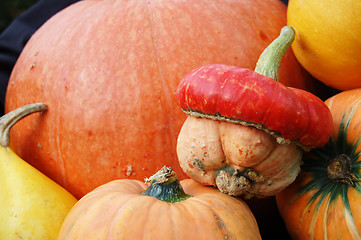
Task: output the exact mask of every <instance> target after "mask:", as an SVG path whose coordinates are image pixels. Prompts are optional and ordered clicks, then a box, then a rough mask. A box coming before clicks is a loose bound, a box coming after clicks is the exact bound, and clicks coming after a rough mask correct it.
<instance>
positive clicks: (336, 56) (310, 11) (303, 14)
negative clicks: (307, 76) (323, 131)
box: [287, 0, 361, 90]
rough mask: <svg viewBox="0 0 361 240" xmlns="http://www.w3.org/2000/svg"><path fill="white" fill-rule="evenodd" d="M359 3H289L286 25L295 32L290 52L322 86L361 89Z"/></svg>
mask: <svg viewBox="0 0 361 240" xmlns="http://www.w3.org/2000/svg"><path fill="white" fill-rule="evenodd" d="M360 14H361V1H360V0H342V1H340V0H318V1H315V0H290V1H289V3H288V9H287V25H289V26H292V27H294V28H295V29H296V31H297V37H296V39H295V41H294V44H293V45H292V50H293V52H294V54H295V56H296V58H297V60H298V61H299V62H300V63H301V65H302V66H303V67H304V68H305V69H306V70H307V71H308V72H309V73H311V74H312V75H313V76H314V77H315V78H317V79H318V80H320V81H321V82H323V83H325V84H326V85H328V86H330V87H333V88H336V89H339V90H347V89H353V88H358V87H361V17H360Z"/></svg>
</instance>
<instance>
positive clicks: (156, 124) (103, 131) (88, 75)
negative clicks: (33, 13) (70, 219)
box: [5, 0, 312, 198]
mask: <svg viewBox="0 0 361 240" xmlns="http://www.w3.org/2000/svg"><path fill="white" fill-rule="evenodd" d="M285 25H286V6H285V5H284V4H282V3H281V2H280V1H279V0H258V1H248V0H237V1H224V0H215V1H211V2H210V1H208V0H202V1H196V2H195V1H175V0H167V1H154V0H150V1H125V0H116V1H113V0H104V1H95V0H87V1H80V2H78V3H76V4H73V5H72V6H70V7H68V8H67V9H65V10H63V11H61V12H59V13H58V14H56V15H55V16H54V17H53V18H51V19H50V20H49V21H48V22H46V23H45V24H44V25H43V26H42V27H41V28H40V29H39V30H38V31H37V32H36V33H35V34H34V35H33V36H32V38H31V39H30V41H29V42H28V44H27V45H26V47H25V48H24V50H23V52H22V53H21V56H20V57H19V59H18V62H17V64H16V66H15V68H14V70H13V73H12V76H11V78H10V82H9V87H8V90H7V96H6V106H5V108H6V111H7V112H9V111H11V110H13V109H15V108H17V107H19V106H23V105H26V104H29V103H33V102H44V103H45V104H46V105H47V106H48V109H49V110H48V112H47V113H46V114H44V115H43V118H41V120H35V119H34V118H32V117H30V118H28V119H25V120H24V121H22V122H21V123H20V124H19V125H17V126H15V127H14V129H13V130H12V133H11V139H12V141H13V143H12V148H13V149H14V151H15V152H16V153H17V154H18V155H19V156H20V157H22V158H23V159H25V160H26V161H27V162H29V163H31V164H32V165H33V166H35V167H36V168H38V169H39V170H41V171H42V172H43V173H45V174H46V175H47V176H49V177H50V178H52V179H53V180H55V181H56V182H57V183H59V184H60V185H62V186H63V187H65V188H66V189H67V190H68V191H70V192H71V193H72V194H73V195H75V196H76V197H78V198H79V197H81V196H83V195H84V194H86V193H87V192H89V191H91V190H93V189H94V188H95V187H97V186H99V185H101V184H103V183H106V182H108V181H110V180H114V179H119V178H132V179H138V180H143V179H144V177H146V176H150V175H151V174H153V173H154V172H155V171H156V170H157V169H159V168H161V167H162V166H164V165H167V166H171V167H172V168H173V169H174V170H175V171H176V172H177V173H178V175H179V178H180V179H182V178H186V177H187V176H186V175H185V174H184V173H182V170H181V168H180V166H179V164H178V162H177V161H175V159H176V139H177V136H178V133H179V130H180V128H181V126H182V124H183V122H184V120H185V118H186V116H185V114H184V113H182V111H181V110H180V109H179V107H178V103H177V101H176V97H175V92H176V89H177V86H178V84H179V81H180V80H181V79H182V78H183V77H184V76H185V75H186V74H187V73H188V72H189V71H191V70H192V69H194V68H196V67H198V66H201V65H204V64H208V63H223V64H229V65H235V66H242V67H246V68H251V69H253V68H254V67H255V65H256V62H257V59H258V57H259V55H260V54H261V52H262V51H263V50H264V48H265V47H266V46H267V45H268V44H269V43H270V42H271V41H272V40H273V39H274V38H275V37H276V36H278V34H279V32H280V29H281V28H282V27H283V26H285ZM279 73H280V81H281V82H282V83H284V84H286V85H287V86H293V87H298V88H303V89H307V88H309V87H310V85H312V82H308V81H307V80H305V74H304V71H303V70H302V68H301V67H300V65H299V64H298V62H297V61H296V59H295V57H294V55H293V53H292V52H291V51H289V52H288V53H287V54H286V56H285V57H284V59H283V61H282V63H281V67H280V72H279Z"/></svg>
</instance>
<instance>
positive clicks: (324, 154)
mask: <svg viewBox="0 0 361 240" xmlns="http://www.w3.org/2000/svg"><path fill="white" fill-rule="evenodd" d="M325 103H326V105H327V106H328V107H329V109H330V111H331V113H332V117H333V134H332V137H331V139H330V141H329V143H328V144H326V145H325V146H324V147H323V148H322V149H315V150H313V151H311V152H310V154H309V155H307V156H305V157H304V159H303V161H304V164H303V166H302V170H301V173H300V175H299V176H298V177H297V179H296V181H295V182H294V183H293V184H291V185H290V186H289V187H288V188H286V189H285V190H284V191H282V192H281V193H279V194H278V195H277V196H276V200H277V205H278V207H279V210H280V213H281V215H282V217H283V219H284V222H285V224H286V226H287V229H288V231H289V233H290V235H291V236H292V238H293V239H300V240H304V239H314V240H320V239H330V240H331V239H332V240H334V239H336V240H344V239H360V238H361V237H360V236H361V207H360V202H361V135H360V133H361V105H360V103H361V89H355V90H348V91H344V92H341V93H339V94H337V95H335V96H333V97H331V98H329V99H328V100H326V101H325Z"/></svg>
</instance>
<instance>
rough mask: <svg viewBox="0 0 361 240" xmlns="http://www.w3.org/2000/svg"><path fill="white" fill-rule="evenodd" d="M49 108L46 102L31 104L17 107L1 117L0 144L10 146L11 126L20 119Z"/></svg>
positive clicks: (5, 146)
mask: <svg viewBox="0 0 361 240" xmlns="http://www.w3.org/2000/svg"><path fill="white" fill-rule="evenodd" d="M45 110H47V108H46V106H45V104H44V103H34V104H29V105H26V106H23V107H20V108H17V109H15V110H13V111H11V112H9V113H7V114H5V115H4V116H2V117H1V118H0V145H1V146H3V147H4V148H7V147H8V146H9V141H10V128H11V127H12V126H13V125H14V124H15V123H17V122H18V121H19V120H20V119H22V118H24V117H26V116H27V115H29V114H31V113H35V112H41V111H45Z"/></svg>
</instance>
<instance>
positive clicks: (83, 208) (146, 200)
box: [58, 179, 261, 240]
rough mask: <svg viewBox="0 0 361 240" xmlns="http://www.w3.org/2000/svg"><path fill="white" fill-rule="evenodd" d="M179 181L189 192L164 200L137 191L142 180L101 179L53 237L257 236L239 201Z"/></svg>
mask: <svg viewBox="0 0 361 240" xmlns="http://www.w3.org/2000/svg"><path fill="white" fill-rule="evenodd" d="M181 185H182V187H183V189H184V192H185V193H187V194H189V195H191V197H190V198H188V199H186V200H183V201H181V202H176V203H167V202H164V201H161V200H158V199H156V198H154V197H149V196H142V195H140V194H141V193H142V192H143V191H144V190H145V189H146V188H147V185H146V184H144V183H143V182H140V181H138V180H129V179H122V180H115V181H112V182H109V183H106V184H104V185H102V186H100V187H98V188H97V189H95V190H93V191H92V192H90V193H88V194H87V195H85V196H84V197H83V198H82V199H80V200H79V202H78V203H77V204H76V205H75V206H74V207H73V208H72V210H71V211H70V213H69V215H68V216H67V217H66V219H65V221H64V224H63V226H62V229H61V231H60V234H59V238H58V240H62V239H67V240H71V239H89V240H91V239H98V240H102V239H113V240H115V239H119V240H120V239H179V240H182V239H195V238H196V239H200V240H201V239H204V240H208V239H215V240H216V239H261V237H260V233H259V230H258V226H257V223H256V221H255V219H254V216H253V214H252V212H251V211H250V209H249V208H248V206H247V205H246V204H245V203H244V202H243V201H242V200H237V199H236V198H233V197H230V196H228V195H226V194H223V193H221V192H219V191H218V190H217V189H215V188H211V187H205V186H204V185H201V184H200V183H197V182H196V181H194V180H191V179H186V180H183V181H181ZM139 226H141V228H139Z"/></svg>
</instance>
